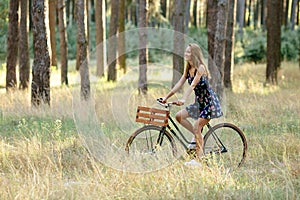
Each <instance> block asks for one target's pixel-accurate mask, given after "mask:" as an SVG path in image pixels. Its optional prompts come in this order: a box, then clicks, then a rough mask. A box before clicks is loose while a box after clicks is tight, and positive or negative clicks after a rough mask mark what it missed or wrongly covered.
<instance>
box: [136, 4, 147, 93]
mask: <svg viewBox="0 0 300 200" xmlns="http://www.w3.org/2000/svg"><path fill="white" fill-rule="evenodd" d="M147 15H148V0H140V3H139V82H138V91H139V94H147V90H148V85H147V62H148V59H147V57H148V52H147V21H148V20H147Z"/></svg>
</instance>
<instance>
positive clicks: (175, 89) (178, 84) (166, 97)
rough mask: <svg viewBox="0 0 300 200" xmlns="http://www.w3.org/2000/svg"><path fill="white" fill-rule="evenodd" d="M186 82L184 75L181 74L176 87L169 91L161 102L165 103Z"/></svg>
mask: <svg viewBox="0 0 300 200" xmlns="http://www.w3.org/2000/svg"><path fill="white" fill-rule="evenodd" d="M185 81H186V73H183V75H182V76H181V78H180V80H179V81H178V82H177V83H176V85H175V86H174V87H173V88H172V89H171V91H170V92H169V93H168V94H167V95H166V96H165V97H164V98H163V100H162V101H163V102H166V101H167V100H168V99H169V98H170V97H171V96H173V95H174V94H175V93H176V92H177V91H178V90H179V89H180V88H181V87H182V86H183V84H184V83H185Z"/></svg>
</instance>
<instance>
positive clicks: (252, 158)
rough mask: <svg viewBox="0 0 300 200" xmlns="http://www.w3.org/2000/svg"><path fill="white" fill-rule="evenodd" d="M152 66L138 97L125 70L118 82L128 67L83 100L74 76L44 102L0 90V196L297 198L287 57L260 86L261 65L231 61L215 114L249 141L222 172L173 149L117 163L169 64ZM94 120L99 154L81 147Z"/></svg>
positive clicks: (297, 158)
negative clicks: (158, 162)
mask: <svg viewBox="0 0 300 200" xmlns="http://www.w3.org/2000/svg"><path fill="white" fill-rule="evenodd" d="M1 73H3V72H1ZM58 73H59V72H58V71H56V72H55V71H54V72H53V73H52V74H53V77H55V76H58V77H59V74H58ZM161 73H162V74H163V76H159V74H157V72H155V71H153V73H152V71H151V70H150V75H149V82H151V84H150V86H153V87H150V88H149V95H148V96H147V97H139V96H138V95H137V92H136V91H135V87H136V82H135V80H134V79H133V82H130V81H127V82H128V84H129V85H126V86H125V85H123V83H125V82H126V80H132V77H134V73H131V72H129V73H128V75H126V76H124V77H123V78H122V79H121V81H119V82H118V83H106V82H105V81H104V80H97V81H95V82H94V83H93V87H92V88H93V95H92V97H93V98H92V99H93V100H94V102H92V103H94V106H92V107H90V109H91V110H89V109H85V107H81V106H80V105H78V104H77V103H78V99H79V97H78V96H77V93H76V91H77V88H76V86H74V87H69V88H68V87H58V86H56V87H53V88H52V90H51V92H52V93H51V97H52V100H51V108H49V107H41V108H40V109H33V108H31V106H30V94H29V92H19V91H17V92H14V93H12V94H5V93H1V94H0V96H1V101H0V199H22V200H23V199H293V200H297V199H300V145H299V143H300V115H299V113H300V87H299V86H300V71H299V67H298V66H297V64H293V63H283V64H282V68H281V70H280V72H279V85H278V86H270V87H264V86H263V83H264V80H265V65H252V64H244V65H242V66H236V68H235V72H234V81H233V91H226V99H225V102H224V106H223V109H224V112H225V116H224V117H223V118H222V119H220V120H222V121H229V122H233V123H235V124H237V125H238V126H240V127H241V128H242V129H243V131H244V132H245V134H246V137H247V140H248V146H249V147H248V148H249V151H248V155H247V160H246V162H245V164H244V165H243V166H242V167H241V168H240V169H238V170H237V171H234V172H231V173H224V172H223V171H222V170H221V169H219V168H218V167H210V168H209V167H206V166H205V165H203V167H202V168H193V167H187V166H185V165H184V164H183V163H184V160H182V159H178V160H176V161H175V162H174V163H173V164H171V165H168V166H164V167H162V168H159V169H157V170H149V171H145V172H140V171H139V173H134V172H133V171H134V170H133V168H131V167H135V165H138V163H131V165H130V164H129V165H128V167H125V168H124V166H120V163H124V162H126V161H125V160H122V159H124V157H123V156H122V150H123V149H124V144H125V142H126V139H127V138H128V136H129V133H131V129H135V128H136V127H138V126H141V124H134V123H133V120H134V114H135V108H136V105H137V104H148V105H149V103H151V101H153V99H155V98H156V97H159V96H161V95H163V94H164V93H165V92H166V91H167V88H168V86H169V84H170V83H169V81H168V80H171V79H170V76H166V74H169V75H171V74H170V73H164V72H161ZM73 76H74V77H73V78H70V80H74V82H76V81H75V80H76V77H75V75H74V74H73ZM151 77H152V78H153V79H152V78H151ZM154 77H155V78H154ZM135 78H136V77H135ZM156 79H157V80H156ZM159 83H163V84H162V85H159ZM158 88H159V90H158ZM126 94H127V96H122V95H126ZM138 97H139V98H138ZM152 103H153V102H152ZM92 105H93V104H92ZM118 106H119V107H118ZM176 109H179V108H175V109H174V111H173V112H176ZM91 113H92V115H90V114H91ZM91 116H92V117H93V118H89V117H91ZM95 116H96V117H95ZM74 119H75V120H74ZM91 119H92V120H91ZM91 121H92V123H91ZM212 123H213V122H212ZM85 124H87V126H85ZM95 129H98V130H100V131H101V134H102V135H104V136H105V138H109V142H110V144H109V146H110V148H112V149H113V150H112V151H108V152H104V153H105V155H102V154H101V152H100V153H99V151H98V153H99V154H97V147H98V146H94V147H91V146H88V147H89V148H90V150H92V154H91V153H89V152H88V151H87V150H86V147H87V146H86V145H87V144H89V143H88V142H89V141H87V140H85V138H84V137H83V136H84V133H86V132H90V130H95ZM78 133H79V134H78ZM90 136H95V135H94V134H91V135H90ZM96 137H97V136H96ZM105 138H104V140H105ZM89 139H90V138H89ZM92 139H93V142H95V141H96V142H97V139H99V138H92ZM100 139H101V137H100ZM102 139H103V138H102ZM98 142H99V141H98ZM100 142H101V141H100ZM95 152H96V154H97V155H101V156H102V157H101V156H100V157H99V156H98V157H97V155H96V156H95V154H93V153H95ZM97 158H99V159H97ZM99 160H100V161H99ZM143 162H144V163H143V164H144V165H145V166H151V165H153V163H151V162H149V161H147V160H145V161H143Z"/></svg>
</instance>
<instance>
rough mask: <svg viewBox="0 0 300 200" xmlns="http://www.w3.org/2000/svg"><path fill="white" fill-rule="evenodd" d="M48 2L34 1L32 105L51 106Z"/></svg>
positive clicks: (46, 0)
mask: <svg viewBox="0 0 300 200" xmlns="http://www.w3.org/2000/svg"><path fill="white" fill-rule="evenodd" d="M47 6H48V0H33V1H32V23H33V24H32V25H33V27H32V31H33V44H34V60H33V66H32V83H31V104H32V105H33V106H39V105H40V104H41V103H45V104H48V105H50V55H49V45H50V44H49V40H48V37H49V35H48V33H49V30H48V31H47V29H49V21H48V20H47V15H48V8H47Z"/></svg>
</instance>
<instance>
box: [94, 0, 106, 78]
mask: <svg viewBox="0 0 300 200" xmlns="http://www.w3.org/2000/svg"><path fill="white" fill-rule="evenodd" d="M95 11H96V13H95V14H96V19H95V20H96V45H97V46H96V59H97V70H96V74H97V76H100V77H102V76H104V66H105V58H106V56H105V49H106V43H105V42H104V39H105V37H104V36H105V1H104V0H96V7H95Z"/></svg>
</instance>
